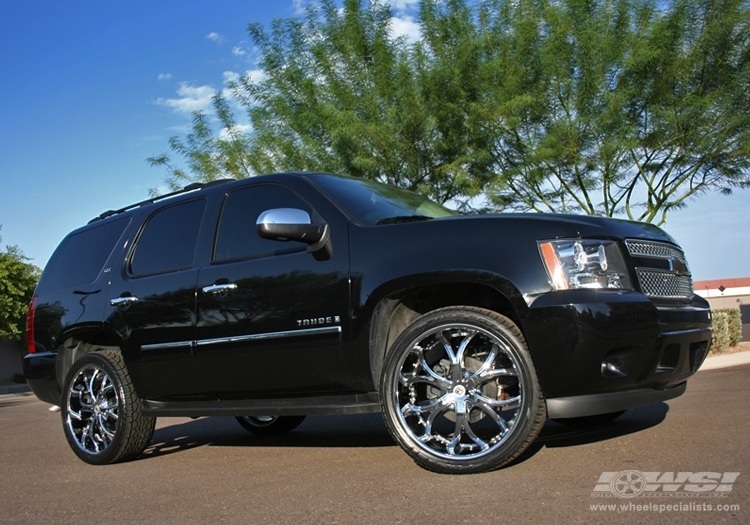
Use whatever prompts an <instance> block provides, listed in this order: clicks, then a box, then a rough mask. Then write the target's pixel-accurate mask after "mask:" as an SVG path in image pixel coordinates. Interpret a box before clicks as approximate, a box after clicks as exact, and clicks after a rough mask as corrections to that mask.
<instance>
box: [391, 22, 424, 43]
mask: <svg viewBox="0 0 750 525" xmlns="http://www.w3.org/2000/svg"><path fill="white" fill-rule="evenodd" d="M391 37H393V38H398V37H405V38H406V41H407V42H416V41H417V40H419V39H420V38H421V37H422V33H421V32H420V30H419V24H418V23H417V22H415V21H414V19H413V18H412V17H410V16H404V17H397V16H394V17H393V18H391Z"/></svg>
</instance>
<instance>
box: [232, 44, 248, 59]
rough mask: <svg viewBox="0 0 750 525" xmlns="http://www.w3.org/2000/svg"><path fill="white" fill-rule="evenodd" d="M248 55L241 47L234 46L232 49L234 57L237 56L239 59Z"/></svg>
mask: <svg viewBox="0 0 750 525" xmlns="http://www.w3.org/2000/svg"><path fill="white" fill-rule="evenodd" d="M246 53H247V51H245V50H244V49H242V48H241V47H240V46H234V47H233V48H232V54H233V55H237V56H238V57H241V56H242V55H244V54H246Z"/></svg>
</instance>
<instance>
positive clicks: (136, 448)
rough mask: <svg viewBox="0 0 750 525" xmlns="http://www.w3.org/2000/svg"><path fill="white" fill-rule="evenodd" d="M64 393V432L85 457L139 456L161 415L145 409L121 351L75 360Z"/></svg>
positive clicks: (96, 461) (97, 461) (94, 460)
mask: <svg viewBox="0 0 750 525" xmlns="http://www.w3.org/2000/svg"><path fill="white" fill-rule="evenodd" d="M64 396H65V397H64V403H63V409H62V410H61V411H60V412H61V414H62V421H63V430H64V431H65V437H66V439H67V440H68V443H69V444H70V447H71V448H72V449H73V452H75V453H76V455H77V456H78V457H79V458H81V459H82V460H83V461H85V462H86V463H90V464H92V465H106V464H109V463H116V462H119V461H128V460H130V459H134V458H135V457H136V456H138V455H139V454H140V453H141V452H143V450H144V449H145V448H146V446H147V445H148V443H149V442H150V441H151V437H152V436H153V433H154V425H155V423H156V419H155V418H153V417H146V416H144V415H143V414H142V413H141V400H140V398H139V397H138V394H136V392H135V389H134V388H133V384H132V382H131V381H130V376H129V375H128V372H127V368H126V367H125V363H124V361H123V360H122V356H121V355H120V354H119V353H118V352H115V351H112V350H102V351H97V352H92V353H88V354H85V355H84V356H83V357H81V358H80V359H79V360H78V361H76V362H75V363H74V364H73V366H72V367H71V369H70V370H69V371H68V374H67V376H66V380H65V390H64Z"/></svg>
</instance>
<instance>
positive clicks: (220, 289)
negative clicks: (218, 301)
mask: <svg viewBox="0 0 750 525" xmlns="http://www.w3.org/2000/svg"><path fill="white" fill-rule="evenodd" d="M236 289H237V285H236V284H234V283H229V284H212V285H211V286H206V287H205V288H202V290H203V293H212V294H220V293H226V292H231V291H232V290H236Z"/></svg>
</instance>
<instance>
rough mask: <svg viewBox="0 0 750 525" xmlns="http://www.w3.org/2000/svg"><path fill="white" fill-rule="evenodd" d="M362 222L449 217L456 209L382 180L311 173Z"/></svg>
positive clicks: (377, 222)
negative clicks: (450, 208)
mask: <svg viewBox="0 0 750 525" xmlns="http://www.w3.org/2000/svg"><path fill="white" fill-rule="evenodd" d="M308 177H309V178H311V179H312V180H314V181H315V182H316V183H317V184H319V185H320V186H321V187H322V188H323V189H324V190H325V191H326V192H327V193H328V194H329V195H330V196H331V197H333V199H334V200H336V201H338V202H339V204H340V205H341V206H342V207H343V208H344V209H346V210H347V211H348V212H349V213H350V214H351V215H352V216H353V217H354V218H355V219H356V220H357V222H359V223H360V224H365V225H368V226H374V225H376V224H393V223H396V222H410V221H421V220H430V219H437V218H439V217H450V216H452V215H456V212H454V211H451V210H449V209H447V208H444V207H443V206H441V205H440V204H436V203H434V202H432V201H431V200H429V199H427V198H426V197H423V196H421V195H419V194H417V193H413V192H411V191H407V190H403V189H401V188H396V187H395V186H387V185H385V184H380V183H379V182H373V181H368V180H363V179H355V178H349V177H341V176H331V175H308Z"/></svg>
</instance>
